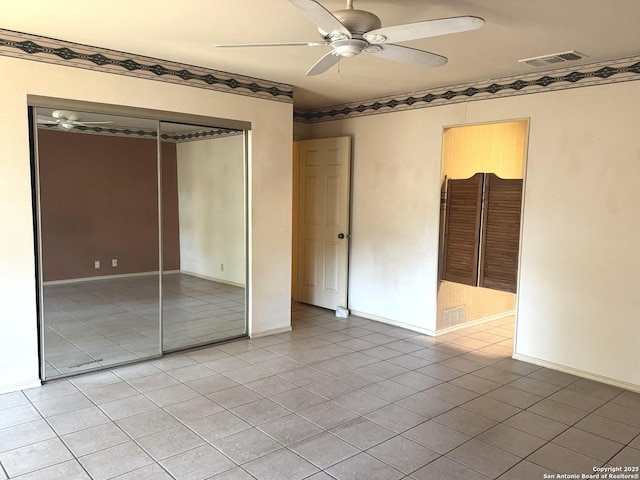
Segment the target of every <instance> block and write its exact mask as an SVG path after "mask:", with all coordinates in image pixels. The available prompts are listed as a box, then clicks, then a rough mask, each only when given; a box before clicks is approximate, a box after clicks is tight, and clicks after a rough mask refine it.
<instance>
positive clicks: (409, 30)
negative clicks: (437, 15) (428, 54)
mask: <svg viewBox="0 0 640 480" xmlns="http://www.w3.org/2000/svg"><path fill="white" fill-rule="evenodd" d="M483 25H484V20H483V19H482V18H480V17H451V18H443V19H440V20H426V21H424V22H417V23H407V24H405V25H395V26H393V27H382V28H377V29H375V30H371V31H370V32H367V33H365V34H364V38H365V40H367V42H369V43H376V44H378V43H385V42H389V43H396V42H406V41H409V40H416V39H419V38H429V37H437V36H439V35H448V34H450V33H460V32H467V31H469V30H476V29H478V28H480V27H482V26H483Z"/></svg>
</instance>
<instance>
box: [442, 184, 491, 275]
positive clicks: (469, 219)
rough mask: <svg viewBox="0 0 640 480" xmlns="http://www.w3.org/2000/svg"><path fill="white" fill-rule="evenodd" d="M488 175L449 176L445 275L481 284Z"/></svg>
mask: <svg viewBox="0 0 640 480" xmlns="http://www.w3.org/2000/svg"><path fill="white" fill-rule="evenodd" d="M483 177H484V175H483V174H482V173H476V174H475V175H474V176H473V177H471V178H467V179H464V180H449V181H448V185H447V207H446V213H445V240H444V255H443V256H444V268H443V279H444V280H448V281H451V282H458V283H464V284H467V285H473V286H475V285H477V283H478V250H479V246H480V218H481V214H480V212H481V207H482V183H483Z"/></svg>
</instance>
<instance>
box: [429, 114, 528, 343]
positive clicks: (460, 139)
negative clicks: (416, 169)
mask: <svg viewBox="0 0 640 480" xmlns="http://www.w3.org/2000/svg"><path fill="white" fill-rule="evenodd" d="M528 127H529V125H528V122H527V121H526V120H520V121H513V122H499V123H487V124H480V125H467V126H460V127H448V128H445V130H444V133H443V146H442V171H441V182H444V179H445V176H446V177H447V178H450V179H461V178H469V177H471V176H473V175H475V174H476V173H478V172H485V173H487V172H488V173H495V174H496V175H498V176H499V177H501V178H524V177H523V174H524V163H525V153H526V145H527V131H528ZM437 303H438V309H437V319H436V325H437V330H442V329H443V328H445V325H443V311H444V310H448V309H452V308H458V307H464V312H465V314H464V321H465V322H473V321H478V320H483V319H488V318H495V317H497V316H500V315H505V314H512V313H513V312H514V311H515V308H516V295H515V294H513V293H509V292H502V291H500V290H490V289H488V288H480V287H472V286H469V285H463V284H461V283H454V282H447V281H442V282H440V283H439V285H438V300H437Z"/></svg>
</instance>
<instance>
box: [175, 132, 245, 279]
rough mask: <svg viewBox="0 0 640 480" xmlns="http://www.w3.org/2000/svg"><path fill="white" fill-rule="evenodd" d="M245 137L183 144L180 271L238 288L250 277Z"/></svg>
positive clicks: (180, 146) (180, 158)
mask: <svg viewBox="0 0 640 480" xmlns="http://www.w3.org/2000/svg"><path fill="white" fill-rule="evenodd" d="M243 142H244V140H243V136H242V135H234V136H230V137H221V138H214V139H208V140H198V141H194V142H184V143H178V144H177V145H176V147H177V156H178V212H179V225H180V270H181V271H183V272H185V273H193V274H196V275H201V276H204V277H206V278H209V279H215V280H219V281H223V282H228V283H232V284H234V285H239V286H244V284H245V277H246V267H245V265H246V263H245V241H244V240H245V238H244V237H245V232H244V222H245V219H244V146H243Z"/></svg>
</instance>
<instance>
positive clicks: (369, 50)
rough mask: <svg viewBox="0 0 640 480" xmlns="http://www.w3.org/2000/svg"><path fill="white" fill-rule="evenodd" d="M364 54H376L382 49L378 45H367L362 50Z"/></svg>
mask: <svg viewBox="0 0 640 480" xmlns="http://www.w3.org/2000/svg"><path fill="white" fill-rule="evenodd" d="M364 51H365V52H366V53H371V54H376V53H380V52H381V51H382V47H381V46H380V45H369V46H368V47H367V48H365V49H364Z"/></svg>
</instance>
